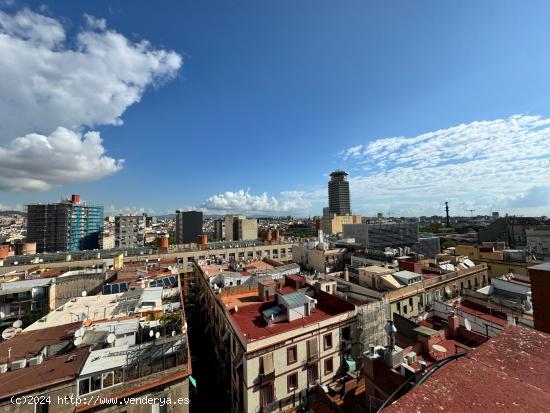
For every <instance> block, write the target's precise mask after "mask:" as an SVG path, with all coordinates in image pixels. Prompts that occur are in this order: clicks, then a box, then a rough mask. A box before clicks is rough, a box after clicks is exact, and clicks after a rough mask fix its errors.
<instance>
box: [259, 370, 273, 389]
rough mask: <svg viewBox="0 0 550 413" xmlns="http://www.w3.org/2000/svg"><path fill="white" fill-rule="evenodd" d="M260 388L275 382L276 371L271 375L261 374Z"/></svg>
mask: <svg viewBox="0 0 550 413" xmlns="http://www.w3.org/2000/svg"><path fill="white" fill-rule="evenodd" d="M259 378H260V386H261V385H263V384H266V383H271V382H273V381H274V380H275V371H272V372H271V373H267V374H263V373H260V375H259Z"/></svg>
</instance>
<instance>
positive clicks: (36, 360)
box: [28, 354, 44, 367]
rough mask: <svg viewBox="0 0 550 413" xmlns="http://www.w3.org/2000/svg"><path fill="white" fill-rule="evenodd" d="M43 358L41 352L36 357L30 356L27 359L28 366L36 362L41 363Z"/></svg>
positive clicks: (34, 364)
mask: <svg viewBox="0 0 550 413" xmlns="http://www.w3.org/2000/svg"><path fill="white" fill-rule="evenodd" d="M43 360H44V356H42V354H39V355H38V356H36V357H33V358H30V359H29V360H28V361H29V367H31V366H36V365H37V364H41V363H42V361H43Z"/></svg>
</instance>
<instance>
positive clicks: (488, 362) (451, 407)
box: [384, 327, 550, 413]
mask: <svg viewBox="0 0 550 413" xmlns="http://www.w3.org/2000/svg"><path fill="white" fill-rule="evenodd" d="M549 406H550V335H549V334H545V333H542V332H540V331H537V330H534V329H529V328H524V327H510V328H508V329H507V330H505V331H503V332H502V333H500V334H498V335H496V336H495V337H493V338H492V339H490V340H489V341H487V342H486V343H484V344H482V345H481V346H479V347H478V348H476V349H474V350H472V351H470V353H469V354H467V355H466V356H464V357H462V358H460V359H458V360H456V361H452V362H450V363H449V364H447V365H446V366H444V367H442V368H440V369H439V370H437V371H436V372H435V373H434V374H433V375H432V376H431V377H430V378H429V379H428V380H427V381H426V382H425V383H424V384H422V385H420V386H418V387H415V388H414V389H412V390H411V391H410V392H409V393H407V394H406V395H404V396H403V397H401V398H400V399H399V400H397V401H396V402H395V403H393V404H392V405H390V406H389V407H387V408H386V409H384V412H387V413H409V412H411V411H414V412H422V413H432V412H433V413H435V412H437V413H439V412H451V413H463V412H468V411H471V412H510V413H512V412H513V413H517V412H525V413H527V412H547V411H549V409H550V408H549Z"/></svg>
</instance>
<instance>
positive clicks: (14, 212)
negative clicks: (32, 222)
mask: <svg viewBox="0 0 550 413" xmlns="http://www.w3.org/2000/svg"><path fill="white" fill-rule="evenodd" d="M8 215H21V216H26V215H27V214H26V213H24V212H23V211H10V210H7V211H0V217H4V216H8Z"/></svg>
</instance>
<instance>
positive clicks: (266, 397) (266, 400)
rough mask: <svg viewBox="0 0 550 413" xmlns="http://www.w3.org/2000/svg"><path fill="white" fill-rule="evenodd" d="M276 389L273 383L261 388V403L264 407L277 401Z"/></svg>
mask: <svg viewBox="0 0 550 413" xmlns="http://www.w3.org/2000/svg"><path fill="white" fill-rule="evenodd" d="M274 393H275V387H274V386H273V383H268V384H266V385H265V386H262V387H261V388H260V403H261V405H262V406H266V405H268V404H271V403H273V399H275V394H274Z"/></svg>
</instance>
